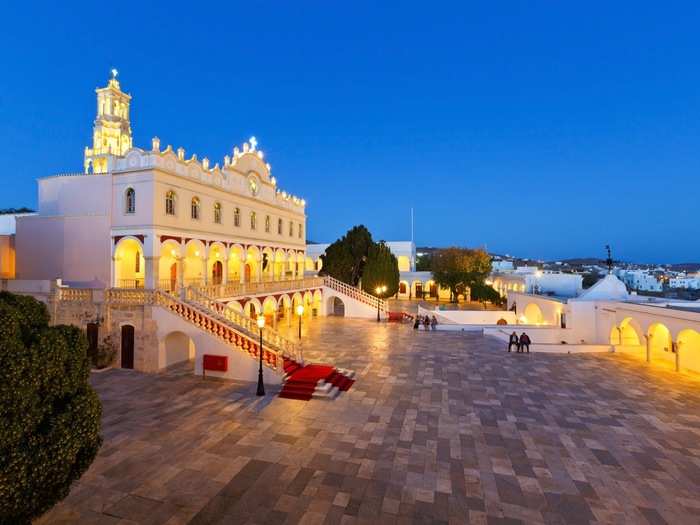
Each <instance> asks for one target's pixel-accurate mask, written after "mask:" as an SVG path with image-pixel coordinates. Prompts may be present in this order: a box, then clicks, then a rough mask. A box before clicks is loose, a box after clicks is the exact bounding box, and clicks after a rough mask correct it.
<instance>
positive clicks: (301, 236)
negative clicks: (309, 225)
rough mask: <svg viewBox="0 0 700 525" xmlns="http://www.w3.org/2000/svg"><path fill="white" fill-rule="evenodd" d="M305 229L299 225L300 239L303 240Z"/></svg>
mask: <svg viewBox="0 0 700 525" xmlns="http://www.w3.org/2000/svg"><path fill="white" fill-rule="evenodd" d="M303 232H304V228H303V227H302V225H301V223H299V238H300V239H301V238H303V236H304V233H303Z"/></svg>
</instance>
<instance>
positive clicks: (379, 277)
mask: <svg viewBox="0 0 700 525" xmlns="http://www.w3.org/2000/svg"><path fill="white" fill-rule="evenodd" d="M379 286H386V292H384V293H383V294H382V297H391V296H392V295H395V294H396V292H398V290H399V262H398V260H397V259H396V256H395V255H394V254H393V253H391V250H389V247H388V246H387V245H386V244H385V243H384V242H383V241H382V242H379V243H376V244H373V245H372V246H370V248H369V252H368V254H367V263H366V264H365V267H364V271H363V272H362V289H363V290H364V291H365V292H367V293H371V294H373V295H376V290H377V287H379Z"/></svg>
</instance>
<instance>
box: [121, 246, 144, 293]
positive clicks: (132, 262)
mask: <svg viewBox="0 0 700 525" xmlns="http://www.w3.org/2000/svg"><path fill="white" fill-rule="evenodd" d="M143 250H144V247H143V243H141V241H140V240H139V239H137V238H136V237H132V236H127V237H122V238H121V239H119V242H117V244H116V246H115V247H114V285H115V286H116V287H117V288H143V287H144V284H145V279H146V259H145V258H144V251H143Z"/></svg>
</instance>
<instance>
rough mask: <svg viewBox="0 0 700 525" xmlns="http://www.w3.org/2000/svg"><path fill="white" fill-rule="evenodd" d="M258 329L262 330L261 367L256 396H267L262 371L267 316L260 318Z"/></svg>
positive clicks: (260, 316) (259, 368)
mask: <svg viewBox="0 0 700 525" xmlns="http://www.w3.org/2000/svg"><path fill="white" fill-rule="evenodd" d="M258 328H259V329H260V366H259V367H258V391H257V392H256V395H259V396H264V395H265V385H264V384H263V370H262V362H263V328H265V316H264V315H259V316H258Z"/></svg>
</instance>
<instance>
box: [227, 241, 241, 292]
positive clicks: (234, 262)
mask: <svg viewBox="0 0 700 525" xmlns="http://www.w3.org/2000/svg"><path fill="white" fill-rule="evenodd" d="M243 264H245V251H244V250H243V247H242V246H241V245H240V244H236V245H234V246H232V247H231V250H230V251H229V254H228V280H229V282H237V283H238V282H240V281H241V273H242V269H243Z"/></svg>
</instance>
